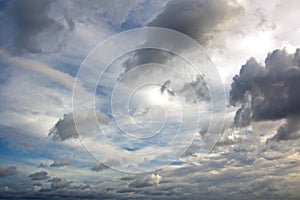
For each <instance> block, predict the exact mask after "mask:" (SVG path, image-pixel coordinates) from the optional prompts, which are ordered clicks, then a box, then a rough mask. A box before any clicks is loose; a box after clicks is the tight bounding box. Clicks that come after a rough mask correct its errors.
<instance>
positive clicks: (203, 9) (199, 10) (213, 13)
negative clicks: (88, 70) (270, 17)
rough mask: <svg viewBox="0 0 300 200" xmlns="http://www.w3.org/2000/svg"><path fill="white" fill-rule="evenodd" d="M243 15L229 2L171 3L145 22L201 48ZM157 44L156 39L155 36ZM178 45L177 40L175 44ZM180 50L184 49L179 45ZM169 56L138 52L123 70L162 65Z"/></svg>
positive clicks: (157, 52) (239, 7)
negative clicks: (178, 34) (191, 41)
mask: <svg viewBox="0 0 300 200" xmlns="http://www.w3.org/2000/svg"><path fill="white" fill-rule="evenodd" d="M242 13H243V8H242V7H241V6H240V5H239V4H237V3H236V2H234V1H232V0H186V1H181V0H173V1H169V2H168V3H167V5H166V6H165V9H164V11H163V12H162V13H161V14H159V15H158V16H156V18H155V19H153V20H152V21H151V22H149V23H148V26H149V27H161V28H168V29H172V30H175V31H179V32H181V33H183V34H186V35H188V36H190V37H192V38H193V39H195V40H196V41H198V42H200V44H201V45H204V46H206V45H210V44H211V43H213V42H215V41H217V39H216V38H217V36H218V33H220V32H221V31H222V30H223V29H226V26H227V25H228V24H230V22H231V21H234V20H236V19H237V18H238V17H239V16H240V15H241V14H242ZM156 38H157V42H160V39H161V38H160V36H159V35H157V36H156ZM178 42H180V41H178ZM182 48H183V49H188V46H186V45H185V44H182ZM172 56H174V55H173V54H171V53H169V52H166V51H162V50H153V49H147V50H140V51H136V52H135V55H134V56H133V57H132V58H131V59H128V61H126V62H125V63H124V67H125V69H126V70H125V71H128V70H129V69H130V68H132V67H134V66H137V65H141V64H145V63H150V62H151V63H166V62H167V61H168V60H169V59H170V58H172Z"/></svg>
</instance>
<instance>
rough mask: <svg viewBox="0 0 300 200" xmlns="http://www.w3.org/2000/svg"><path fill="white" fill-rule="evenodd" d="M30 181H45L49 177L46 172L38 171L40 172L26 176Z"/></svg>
mask: <svg viewBox="0 0 300 200" xmlns="http://www.w3.org/2000/svg"><path fill="white" fill-rule="evenodd" d="M28 177H29V178H30V179H31V180H34V181H36V180H45V179H48V178H49V176H48V172H46V171H40V172H35V173H33V174H30V175H29V176H28Z"/></svg>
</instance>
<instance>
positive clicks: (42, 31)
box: [8, 0, 74, 53]
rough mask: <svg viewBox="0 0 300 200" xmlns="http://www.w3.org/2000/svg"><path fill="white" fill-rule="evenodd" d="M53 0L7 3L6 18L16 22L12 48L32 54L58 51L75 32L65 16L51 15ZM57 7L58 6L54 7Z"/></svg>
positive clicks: (28, 0) (70, 21)
mask: <svg viewBox="0 0 300 200" xmlns="http://www.w3.org/2000/svg"><path fill="white" fill-rule="evenodd" d="M54 3H55V2H54V1H52V0H43V1H39V0H26V1H17V0H15V1H10V2H9V7H8V13H9V16H11V17H12V19H13V20H14V22H15V29H16V30H15V38H14V43H15V48H16V50H18V51H19V50H26V51H29V52H32V53H38V52H55V51H58V50H59V49H60V48H61V46H62V44H63V42H64V41H65V39H66V38H65V36H66V34H67V33H68V32H69V31H72V30H73V28H74V23H73V21H72V20H71V19H69V18H68V17H67V16H57V15H58V14H57V13H53V12H51V11H53V6H54ZM56 6H58V5H56Z"/></svg>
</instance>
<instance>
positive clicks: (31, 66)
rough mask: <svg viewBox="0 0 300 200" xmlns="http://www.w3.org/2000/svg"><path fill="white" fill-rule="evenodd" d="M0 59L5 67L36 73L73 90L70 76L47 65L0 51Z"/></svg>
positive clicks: (72, 81) (72, 80)
mask: <svg viewBox="0 0 300 200" xmlns="http://www.w3.org/2000/svg"><path fill="white" fill-rule="evenodd" d="M0 58H1V61H2V62H3V63H4V64H5V65H8V66H13V67H19V68H23V69H26V70H29V71H31V72H34V73H38V74H39V75H42V76H44V77H46V78H48V79H50V80H51V81H54V82H56V83H59V84H61V85H63V86H64V87H65V88H67V89H69V90H73V84H74V77H72V76H71V75H69V74H67V73H64V72H61V71H59V70H56V69H53V68H52V67H50V66H48V65H47V64H44V63H42V62H39V61H37V60H31V59H26V58H22V57H14V56H9V54H8V53H6V52H5V51H3V50H0ZM79 87H81V86H79ZM79 89H80V90H81V91H82V90H83V89H82V88H79Z"/></svg>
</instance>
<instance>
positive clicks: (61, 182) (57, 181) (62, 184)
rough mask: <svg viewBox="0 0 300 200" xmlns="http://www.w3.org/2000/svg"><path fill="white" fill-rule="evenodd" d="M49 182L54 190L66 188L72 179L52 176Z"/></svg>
mask: <svg viewBox="0 0 300 200" xmlns="http://www.w3.org/2000/svg"><path fill="white" fill-rule="evenodd" d="M49 182H51V188H52V189H54V190H58V189H62V188H66V187H68V186H69V185H70V184H71V183H72V181H67V180H66V179H62V178H53V179H50V180H49Z"/></svg>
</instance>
